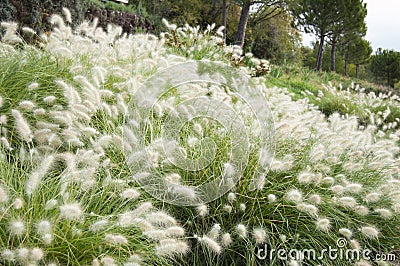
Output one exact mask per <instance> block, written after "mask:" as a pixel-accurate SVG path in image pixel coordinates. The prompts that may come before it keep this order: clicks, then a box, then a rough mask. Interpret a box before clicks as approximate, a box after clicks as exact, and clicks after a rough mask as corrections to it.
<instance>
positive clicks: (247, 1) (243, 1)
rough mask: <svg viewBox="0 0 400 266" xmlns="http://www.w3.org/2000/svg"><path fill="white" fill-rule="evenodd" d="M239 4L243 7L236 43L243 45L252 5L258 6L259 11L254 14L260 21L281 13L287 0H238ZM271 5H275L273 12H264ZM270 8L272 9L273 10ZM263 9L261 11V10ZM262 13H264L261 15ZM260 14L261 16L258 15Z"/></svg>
mask: <svg viewBox="0 0 400 266" xmlns="http://www.w3.org/2000/svg"><path fill="white" fill-rule="evenodd" d="M238 4H239V5H240V7H241V11H240V19H239V24H238V28H237V31H236V36H235V42H234V43H235V44H236V45H238V46H240V47H243V45H244V40H245V36H246V29H247V24H248V22H249V19H250V8H251V7H252V6H257V11H256V12H255V13H254V15H253V16H252V17H253V18H254V19H257V20H258V22H261V21H265V20H268V19H269V18H272V17H274V16H276V15H277V14H279V13H280V12H281V10H282V9H280V8H283V7H284V6H285V1H283V0H238ZM269 7H275V8H273V9H271V10H272V12H271V13H268V12H262V11H263V10H265V9H266V8H269ZM271 10H270V11H271ZM259 11H261V12H259ZM261 14H262V15H261ZM258 15H260V16H258Z"/></svg>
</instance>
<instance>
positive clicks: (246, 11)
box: [235, 0, 251, 48]
mask: <svg viewBox="0 0 400 266" xmlns="http://www.w3.org/2000/svg"><path fill="white" fill-rule="evenodd" d="M250 6H251V1H249V0H246V1H245V2H244V3H243V6H242V12H241V13H240V20H239V25H238V29H237V32H236V37H235V45H238V46H240V47H242V48H243V45H244V37H245V35H246V28H247V22H248V21H249V16H250Z"/></svg>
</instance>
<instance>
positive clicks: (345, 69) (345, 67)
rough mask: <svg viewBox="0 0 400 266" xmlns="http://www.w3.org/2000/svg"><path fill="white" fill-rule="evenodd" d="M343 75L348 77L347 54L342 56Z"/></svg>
mask: <svg viewBox="0 0 400 266" xmlns="http://www.w3.org/2000/svg"><path fill="white" fill-rule="evenodd" d="M344 74H345V75H346V77H349V58H348V56H347V54H346V55H345V56H344Z"/></svg>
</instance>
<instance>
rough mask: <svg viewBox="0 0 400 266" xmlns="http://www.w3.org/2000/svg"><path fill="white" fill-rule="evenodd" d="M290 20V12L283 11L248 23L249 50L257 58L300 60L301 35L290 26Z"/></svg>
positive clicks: (275, 61) (278, 61)
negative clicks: (259, 20)
mask: <svg viewBox="0 0 400 266" xmlns="http://www.w3.org/2000/svg"><path fill="white" fill-rule="evenodd" d="M271 9H273V8H272V7H271ZM265 12H268V13H269V12H271V11H268V10H265ZM292 21H293V17H292V16H291V14H290V13H289V12H287V11H284V12H282V13H280V14H279V15H277V16H275V17H273V18H270V19H268V20H267V21H261V22H258V23H255V24H253V23H250V24H249V29H250V31H251V36H250V38H249V39H250V40H251V52H252V53H253V54H254V55H255V56H256V57H258V58H266V59H269V60H271V61H272V62H274V63H284V62H285V61H286V60H289V61H290V62H293V63H294V62H296V61H299V60H301V58H300V57H301V51H300V47H301V36H300V34H299V32H298V30H297V29H295V28H293V27H292Z"/></svg>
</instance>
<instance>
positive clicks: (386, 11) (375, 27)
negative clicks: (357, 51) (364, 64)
mask: <svg viewBox="0 0 400 266" xmlns="http://www.w3.org/2000/svg"><path fill="white" fill-rule="evenodd" d="M364 3H367V9H368V15H367V20H366V22H367V27H368V31H367V36H366V39H367V40H368V41H370V42H371V44H372V47H373V48H374V51H376V49H378V48H379V47H381V48H384V49H394V50H397V51H400V0H364ZM314 40H315V37H314V36H304V38H303V43H304V45H307V46H310V42H312V41H314Z"/></svg>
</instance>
